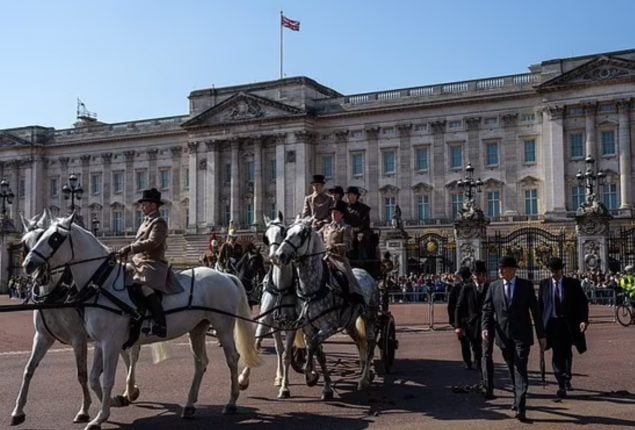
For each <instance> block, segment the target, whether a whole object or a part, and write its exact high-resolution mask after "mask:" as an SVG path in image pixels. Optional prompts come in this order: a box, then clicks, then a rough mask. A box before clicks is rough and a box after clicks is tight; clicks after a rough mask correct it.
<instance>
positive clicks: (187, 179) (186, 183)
mask: <svg viewBox="0 0 635 430" xmlns="http://www.w3.org/2000/svg"><path fill="white" fill-rule="evenodd" d="M183 172H184V174H185V178H183V189H185V190H189V189H190V168H189V167H186V168H185V169H183Z"/></svg>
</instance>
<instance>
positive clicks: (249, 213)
mask: <svg viewBox="0 0 635 430" xmlns="http://www.w3.org/2000/svg"><path fill="white" fill-rule="evenodd" d="M246 221H247V225H252V224H253V223H254V205H253V204H252V203H249V204H248V205H247V219H246Z"/></svg>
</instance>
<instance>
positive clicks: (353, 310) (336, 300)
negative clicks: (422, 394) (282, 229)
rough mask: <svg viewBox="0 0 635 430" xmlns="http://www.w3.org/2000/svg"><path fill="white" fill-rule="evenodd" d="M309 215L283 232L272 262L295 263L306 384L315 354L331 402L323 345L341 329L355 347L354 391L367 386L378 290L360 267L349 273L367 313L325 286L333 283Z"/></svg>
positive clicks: (311, 374)
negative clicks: (358, 370)
mask: <svg viewBox="0 0 635 430" xmlns="http://www.w3.org/2000/svg"><path fill="white" fill-rule="evenodd" d="M312 221H313V218H312V217H309V218H304V219H302V218H299V217H298V218H297V219H296V221H295V223H294V224H293V225H291V226H290V227H289V228H288V229H287V233H286V237H285V239H284V241H283V242H282V244H281V245H280V246H279V247H278V250H277V251H276V253H275V255H274V261H275V262H277V263H279V264H288V263H289V262H291V261H295V264H296V270H297V274H298V281H299V291H298V295H299V298H300V300H301V301H302V302H303V308H302V319H303V323H304V328H303V330H304V333H305V335H306V337H307V339H308V340H307V357H306V364H305V366H304V372H305V378H306V380H307V385H311V384H312V383H314V381H313V378H315V373H314V372H313V355H314V354H315V355H316V356H317V358H318V361H319V363H320V367H321V368H322V371H323V372H324V388H323V390H322V399H323V400H330V399H332V398H333V388H332V387H331V378H330V375H329V372H328V370H327V367H326V358H325V356H324V353H323V351H322V342H324V341H325V340H326V339H328V338H329V337H331V335H333V334H335V333H336V332H337V331H339V330H340V329H341V328H345V329H346V332H347V333H348V334H349V335H350V336H351V338H352V339H353V340H354V341H355V344H356V345H357V349H358V352H359V360H360V366H361V369H362V371H361V376H360V379H359V380H358V384H357V389H358V390H361V389H364V388H366V387H368V386H369V385H370V382H371V379H372V377H373V370H372V366H373V357H374V352H375V325H376V318H377V308H378V304H379V290H378V289H377V283H376V282H375V280H374V279H373V278H372V277H371V276H370V275H369V274H368V272H366V271H365V270H362V269H353V273H354V275H355V278H356V280H357V282H358V283H359V286H360V288H361V290H362V293H363V295H364V300H365V302H366V311H365V312H362V310H363V309H362V307H361V306H359V305H351V304H349V303H348V302H347V300H346V299H345V298H344V297H342V296H341V295H340V294H337V293H335V292H334V291H333V290H332V289H330V288H329V287H328V285H329V284H330V283H331V280H330V279H328V277H329V273H328V272H325V264H324V263H323V257H324V255H325V253H326V248H325V247H324V243H323V242H322V238H321V237H320V235H319V233H318V232H317V231H315V230H313V228H312V227H311V223H312Z"/></svg>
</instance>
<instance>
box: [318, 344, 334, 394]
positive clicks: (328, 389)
mask: <svg viewBox="0 0 635 430" xmlns="http://www.w3.org/2000/svg"><path fill="white" fill-rule="evenodd" d="M315 352H316V354H315V355H316V356H317V359H318V362H319V363H320V367H321V368H322V373H323V374H324V388H322V400H333V386H332V384H331V374H330V373H329V370H328V369H327V368H326V355H325V354H324V351H323V350H322V345H321V344H318V345H317V347H316V351H315Z"/></svg>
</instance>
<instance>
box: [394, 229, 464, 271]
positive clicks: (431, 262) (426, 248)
mask: <svg viewBox="0 0 635 430" xmlns="http://www.w3.org/2000/svg"><path fill="white" fill-rule="evenodd" d="M406 261H407V262H408V263H407V271H406V273H416V274H419V273H424V274H432V273H454V272H455V271H456V242H455V241H454V239H450V238H448V237H445V236H441V235H440V234H436V233H426V234H423V235H421V236H416V237H415V238H414V240H409V241H408V242H407V245H406Z"/></svg>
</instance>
